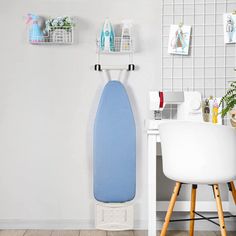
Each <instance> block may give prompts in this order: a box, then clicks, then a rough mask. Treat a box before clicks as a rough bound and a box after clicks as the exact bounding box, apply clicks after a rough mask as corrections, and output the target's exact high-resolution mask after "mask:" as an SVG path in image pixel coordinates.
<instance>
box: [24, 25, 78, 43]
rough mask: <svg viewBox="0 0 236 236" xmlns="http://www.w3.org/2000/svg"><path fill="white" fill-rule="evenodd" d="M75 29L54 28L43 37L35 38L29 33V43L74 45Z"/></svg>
mask: <svg viewBox="0 0 236 236" xmlns="http://www.w3.org/2000/svg"><path fill="white" fill-rule="evenodd" d="M73 31H74V29H73V27H71V28H60V27H58V28H54V29H52V30H49V31H48V32H47V33H46V34H44V35H43V36H33V37H32V35H31V34H32V32H31V31H29V35H28V41H29V43H30V44H64V45H66V44H73V41H74V32H73Z"/></svg>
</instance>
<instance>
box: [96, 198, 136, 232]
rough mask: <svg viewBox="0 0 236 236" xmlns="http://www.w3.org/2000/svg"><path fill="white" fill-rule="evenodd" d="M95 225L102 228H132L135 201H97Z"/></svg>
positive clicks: (113, 229)
mask: <svg viewBox="0 0 236 236" xmlns="http://www.w3.org/2000/svg"><path fill="white" fill-rule="evenodd" d="M95 227H96V228H97V229H101V230H112V231H115V230H130V229H133V227H134V209H133V203H131V202H127V203H101V202H96V203H95Z"/></svg>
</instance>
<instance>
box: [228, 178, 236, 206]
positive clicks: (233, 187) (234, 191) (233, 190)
mask: <svg viewBox="0 0 236 236" xmlns="http://www.w3.org/2000/svg"><path fill="white" fill-rule="evenodd" d="M229 184H230V188H231V192H232V196H233V199H234V203H235V204H236V189H235V186H234V182H233V181H232V182H230V183H229Z"/></svg>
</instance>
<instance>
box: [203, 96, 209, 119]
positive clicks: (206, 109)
mask: <svg viewBox="0 0 236 236" xmlns="http://www.w3.org/2000/svg"><path fill="white" fill-rule="evenodd" d="M203 120H204V121H205V122H209V121H210V107H209V100H208V99H206V100H205V101H204V104H203Z"/></svg>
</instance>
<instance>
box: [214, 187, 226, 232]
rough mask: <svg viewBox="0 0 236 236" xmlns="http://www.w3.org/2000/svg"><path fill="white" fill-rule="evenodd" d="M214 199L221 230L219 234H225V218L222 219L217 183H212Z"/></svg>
mask: <svg viewBox="0 0 236 236" xmlns="http://www.w3.org/2000/svg"><path fill="white" fill-rule="evenodd" d="M213 189H214V194H215V199H216V205H217V210H218V216H219V221H220V230H221V236H227V232H226V227H225V220H224V213H223V208H222V201H221V197H220V190H219V186H218V184H214V185H213Z"/></svg>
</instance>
